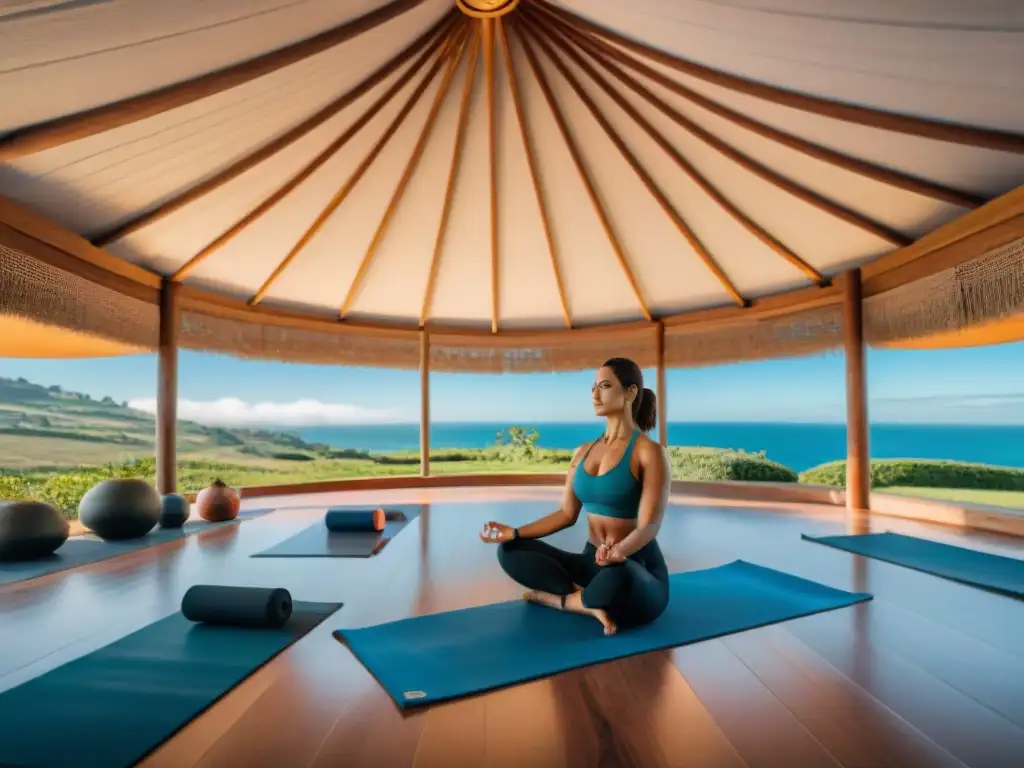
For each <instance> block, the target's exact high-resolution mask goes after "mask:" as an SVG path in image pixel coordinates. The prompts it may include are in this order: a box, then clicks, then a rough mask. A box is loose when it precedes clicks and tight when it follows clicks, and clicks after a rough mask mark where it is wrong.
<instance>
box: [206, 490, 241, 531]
mask: <svg viewBox="0 0 1024 768" xmlns="http://www.w3.org/2000/svg"><path fill="white" fill-rule="evenodd" d="M241 506H242V499H241V497H240V496H239V495H238V491H236V490H235V489H234V488H231V487H230V486H228V485H227V484H226V483H224V482H223V481H221V480H214V481H213V482H212V483H211V484H210V487H209V488H205V489H203V490H202V491H200V492H199V494H198V495H197V496H196V507H198V508H199V516H200V517H201V518H202V519H203V520H205V521H206V522H208V523H223V522H225V521H227V520H234V519H235V518H236V517H238V510H239V508H240V507H241Z"/></svg>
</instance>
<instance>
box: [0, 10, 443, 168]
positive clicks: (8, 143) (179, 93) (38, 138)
mask: <svg viewBox="0 0 1024 768" xmlns="http://www.w3.org/2000/svg"><path fill="white" fill-rule="evenodd" d="M421 3H423V0H392V2H390V3H388V4H387V5H384V6H382V7H381V8H377V9H376V10H374V11H371V12H370V13H367V14H364V15H363V16H359V17H358V18H355V19H352V20H351V21H348V22H346V23H344V24H341V25H340V26H337V27H334V28H333V29H329V30H327V31H325V32H321V33H320V34H318V35H314V36H313V37H309V38H306V39H305V40H300V41H299V42H297V43H294V44H292V45H289V46H286V47H284V48H279V49H277V50H276V51H271V52H270V53H266V54H263V55H262V56H257V57H256V58H255V59H249V60H248V61H243V62H240V63H238V64H234V65H232V66H229V67H225V68H223V69H219V70H217V71H215V72H210V73H208V74H205V75H201V76H199V77H196V78H193V79H191V80H186V81H184V82H181V83H175V84H173V85H168V86H167V87H165V88H160V89H158V90H155V91H150V92H149V93H143V94H140V95H138V96H132V97H130V98H127V99H122V100H121V101H116V102H114V103H112V104H106V105H104V106H102V107H96V108H95V109H90V110H87V111H85V112H79V113H77V114H74V115H69V116H67V117H60V118H57V119H55V120H49V121H47V122H44V123H37V124H36V125H32V126H28V127H26V128H21V129H19V130H16V131H14V132H13V133H10V134H8V135H6V136H4V137H3V138H2V139H0V162H5V161H9V160H13V159H15V158H18V157H24V156H25V155H31V154H34V153H36V152H42V151H43V150H45V149H52V148H53V147H59V146H61V145H62V144H68V143H70V142H72V141H79V140H81V139H86V138H88V137H90V136H95V135H96V134H98V133H104V132H106V131H111V130H113V129H114V128H120V127H121V126H124V125H131V124H132V123H137V122H139V121H140V120H145V119H146V118H149V117H154V116H156V115H160V114H163V113H164V112H168V111H170V110H172V109H177V108H178V107H183V106H185V105H187V104H192V103H193V102H196V101H199V100H200V99H205V98H208V97H210V96H214V95H216V94H218V93H222V92H223V91H227V90H229V89H231V88H237V87H238V86H240V85H244V84H245V83H248V82H251V81H252V80H255V79H257V78H259V77H263V76H264V75H269V74H271V73H272V72H276V71H277V70H279V69H283V68H284V67H287V66H289V65H291V64H295V63H296V62H299V61H302V60H303V59H308V58H309V57H311V56H315V55H316V54H318V53H322V52H323V51H326V50H329V49H331V48H334V47H335V46H337V45H341V44H342V43H344V42H346V41H348V40H351V39H352V38H353V37H356V36H358V35H361V34H363V33H364V32H369V31H370V30H371V29H374V28H375V27H379V26H380V25H381V24H385V23H387V22H389V21H391V20H392V19H394V18H395V17H397V16H400V15H402V14H403V13H406V12H408V11H411V10H412V9H413V8H416V7H417V6H418V5H420V4H421Z"/></svg>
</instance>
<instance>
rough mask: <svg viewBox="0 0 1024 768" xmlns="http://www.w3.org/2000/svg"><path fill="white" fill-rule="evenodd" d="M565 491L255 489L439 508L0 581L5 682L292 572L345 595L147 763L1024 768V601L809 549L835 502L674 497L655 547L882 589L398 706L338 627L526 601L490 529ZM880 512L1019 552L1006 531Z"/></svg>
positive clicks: (213, 537)
mask: <svg viewBox="0 0 1024 768" xmlns="http://www.w3.org/2000/svg"><path fill="white" fill-rule="evenodd" d="M555 498H556V496H555V494H554V493H553V492H552V491H549V490H547V489H527V488H523V489H496V488H495V489H487V488H480V489H473V490H469V489H461V490H460V489H450V490H441V489H438V490H430V491H388V492H374V493H372V494H371V493H360V494H352V493H350V494H346V495H345V496H340V495H338V494H333V495H326V494H325V495H322V496H318V497H312V496H306V497H290V498H287V499H259V500H257V501H253V502H250V505H251V506H259V507H265V506H275V505H278V506H295V505H299V504H310V503H312V504H314V505H322V504H327V503H337V502H340V501H345V502H347V503H387V502H392V503H397V502H418V503H424V504H427V505H428V506H426V507H425V511H424V513H423V514H422V516H421V517H420V518H419V519H418V520H416V521H414V522H413V523H411V524H410V525H409V526H408V527H407V528H406V530H405V531H404V532H403V533H402V534H401V535H400V536H399V537H398V538H396V539H395V540H394V541H392V542H391V543H390V544H389V545H388V546H387V547H386V548H385V549H384V551H383V552H382V553H381V554H380V555H379V556H378V557H375V558H372V559H370V560H327V559H306V560H278V559H252V558H250V557H249V555H250V554H251V553H253V552H256V551H259V550H261V549H264V548H266V547H268V546H270V545H272V544H274V543H276V542H277V541H279V540H281V539H283V538H285V537H286V536H289V535H291V533H293V532H295V531H297V530H299V529H301V528H302V527H304V526H306V525H308V524H309V523H310V522H311V521H313V520H315V519H317V518H319V516H320V515H321V514H322V509H323V508H322V506H319V508H317V507H316V506H314V507H311V508H306V509H301V508H299V509H284V510H282V511H279V512H276V513H274V514H272V515H268V516H266V517H263V518H259V519H256V520H251V521H247V522H245V523H243V524H241V525H238V526H231V527H228V528H223V529H220V530H216V531H210V532H206V533H203V534H200V535H196V536H192V537H189V538H188V539H186V540H184V541H179V542H174V543H171V544H168V545H165V546H161V547H157V548H153V549H150V550H146V551H143V552H139V553H136V554H133V555H127V556H123V557H120V558H118V559H116V560H108V561H106V562H103V563H98V564H96V565H93V566H88V567H84V568H78V569H76V570H73V571H68V572H65V573H60V574H54V575H51V576H48V577H44V578H40V579H36V580H34V581H31V582H25V583H21V584H13V585H8V586H4V587H0V648H2V649H3V650H2V653H0V690H2V689H7V688H10V687H12V686H14V685H17V684H18V683H20V682H22V681H24V680H27V679H29V678H31V677H34V676H36V675H38V674H40V673H42V672H44V671H46V670H48V669H51V668H53V667H55V666H58V665H60V664H62V663H64V662H66V661H68V660H70V659H73V658H76V657H78V656H80V655H82V654H84V653H87V652H89V651H91V650H93V649H96V648H99V647H101V646H103V645H106V644H107V643H109V642H111V641H113V640H116V639H117V638H119V637H121V636H123V635H124V634H126V633H128V632H130V631H132V630H134V629H137V628H139V627H141V626H143V625H145V624H147V623H149V622H151V621H154V620H155V619H158V618H160V617H162V616H165V615H167V614H169V613H171V612H173V611H175V610H177V609H178V607H179V605H180V600H181V597H182V595H183V594H184V592H185V590H186V589H187V588H188V587H189V586H190V585H192V584H195V583H224V584H239V585H243V584H252V585H261V586H284V587H286V588H288V589H289V590H291V592H292V594H293V596H294V597H295V598H296V599H299V600H340V601H344V603H345V607H344V608H343V609H342V610H341V611H340V612H339V613H338V614H335V616H334V617H332V618H331V619H329V620H328V621H327V622H326V623H325V624H323V625H322V626H321V627H320V628H318V629H317V630H316V631H314V632H313V633H311V634H310V635H308V636H307V637H305V638H304V639H303V640H301V641H300V642H299V643H297V644H296V645H294V646H293V647H292V648H290V649H289V650H288V651H287V652H285V653H284V654H283V655H281V656H280V657H278V658H277V659H276V660H275V661H273V662H272V663H271V664H269V665H267V667H265V668H264V669H262V670H260V671H259V672H257V673H256V674H254V675H253V676H252V677H251V678H249V680H247V681H246V682H245V683H244V684H243V685H241V686H240V687H238V688H237V689H236V690H235V691H233V692H232V693H231V694H230V695H229V696H227V697H226V698H225V699H223V700H222V701H221V702H220V703H219V704H217V705H216V706H215V707H214V708H212V709H211V710H210V711H209V712H207V713H206V714H205V715H203V716H202V717H201V718H199V719H198V720H196V721H195V722H194V723H192V724H190V725H189V726H188V727H186V728H185V729H184V730H183V731H181V732H180V733H179V734H178V735H177V736H176V737H175V738H173V739H172V740H170V741H169V742H168V743H167V744H165V745H164V746H163V747H161V748H160V749H159V750H158V751H156V752H155V753H153V754H152V755H151V756H150V757H149V758H148V759H147V760H146V761H145V762H144V763H143V764H144V765H146V766H168V767H171V766H173V767H174V768H183V767H184V766H193V765H194V766H204V767H206V768H212V767H213V766H275V767H277V766H288V768H298V767H299V766H445V767H449V766H467V767H471V768H477V767H479V766H494V765H500V766H505V765H507V766H531V767H534V766H536V767H540V766H563V765H564V766H581V767H582V766H620V765H621V766H633V765H635V766H680V767H681V766H693V767H694V768H717V767H719V766H723V767H725V766H729V767H732V766H749V767H750V768H762V767H763V768H767V767H769V766H772V767H774V766H778V767H779V768H816V767H818V766H822V767H824V766H832V767H834V766H858V767H859V768H867V767H868V766H877V767H878V768H915V767H916V766H922V767H924V766H927V768H943V767H945V766H977V768H997V766H1007V767H1008V768H1009V767H1010V766H1014V767H1015V768H1019V766H1022V765H1024V603H1022V602H1021V601H1017V600H1012V599H1009V598H1005V597H999V596H996V595H993V594H989V593H986V592H983V591H981V590H977V589H972V588H970V587H966V586H961V585H958V584H955V583H953V582H949V581H945V580H942V579H938V578H934V577H930V576H927V575H925V574H921V573H917V572H914V571H911V570H908V569H904V568H899V567H896V566H893V565H889V564H886V563H881V562H877V561H867V560H864V559H862V558H858V557H855V556H852V555H849V554H846V553H844V552H840V551H836V550H832V549H830V548H827V547H823V546H820V545H815V544H811V543H806V542H803V541H801V540H800V534H801V533H808V534H812V535H823V534H829V533H842V532H844V531H845V530H846V529H847V528H848V526H849V525H850V523H847V522H846V521H845V520H844V518H843V515H842V513H841V511H836V510H834V509H830V508H824V507H810V506H804V507H801V506H799V505H787V506H782V505H775V506H771V505H764V506H763V507H759V508H758V509H753V508H750V507H748V506H744V505H741V504H733V505H729V504H728V503H726V502H721V501H718V502H710V501H701V500H695V499H675V500H674V502H675V503H678V504H679V505H680V506H678V507H675V508H673V509H672V510H671V512H670V513H669V515H668V518H667V520H666V523H665V526H664V529H663V531H662V533H661V536H660V537H659V541H660V542H661V544H662V547H663V549H664V550H665V553H666V556H667V558H668V560H669V565H670V567H671V568H672V569H673V570H686V569H696V568H705V567H710V566H714V565H717V564H720V563H724V562H729V561H732V560H734V559H737V558H743V559H746V560H749V561H752V562H755V563H758V564H761V565H765V566H769V567H774V568H778V569H781V570H785V571H788V572H790V573H794V574H797V575H800V576H803V577H805V578H809V579H814V580H817V581H820V582H823V583H825V584H829V585H831V586H834V587H838V588H842V589H850V590H857V591H860V590H864V591H870V592H872V593H873V594H874V595H875V599H874V600H873V601H872V602H869V603H866V604H863V605H860V606H856V607H854V608H850V609H844V610H839V611H834V612H831V613H826V614H821V615H818V616H812V617H808V618H804V619H799V620H796V621H791V622H787V623H785V624H780V625H776V626H772V627H767V628H763V629H757V630H753V631H749V632H745V633H742V634H736V635H732V636H729V637H726V638H723V639H720V640H713V641H708V642H704V643H700V644H697V645H692V646H687V647H683V648H679V649H675V650H672V651H665V652H656V653H651V654H647V655H644V656H639V657H634V658H630V659H625V660H622V661H617V662H613V663H609V664H604V665H600V666H594V667H590V668H586V669H582V670H577V671H573V672H569V673H566V674H562V675H558V676H555V677H552V678H549V679H546V680H541V681H537V682H533V683H529V684H526V685H521V686H517V687H513V688H509V689H506V690H502V691H498V692H494V693H490V694H487V695H483V696H479V697H474V698H470V699H465V700H462V701H456V702H452V703H448V704H444V705H439V706H436V707H434V708H431V709H429V710H426V711H423V712H418V713H415V714H410V715H403V714H401V713H400V712H399V711H398V710H397V708H396V707H395V706H394V704H393V703H392V702H391V700H390V699H389V698H388V696H387V695H386V694H385V693H384V691H383V690H382V689H381V688H380V687H379V686H378V685H377V684H376V683H375V682H374V680H373V679H372V678H371V677H370V675H369V674H368V673H367V672H366V671H365V669H364V668H363V667H362V666H361V665H360V664H359V663H358V662H357V661H356V660H355V659H354V658H353V657H352V655H351V654H350V653H349V651H348V650H347V649H346V648H345V647H344V646H342V645H341V644H339V643H338V642H337V641H336V640H334V639H333V638H332V637H331V631H332V630H333V629H335V628H336V627H338V626H343V625H344V626H359V625H364V624H373V623H379V622H384V621H389V620H393V619H399V618H403V617H407V616H411V615H416V614H423V613H432V612H437V611H445V610H451V609H456V608H465V607H469V606H474V605H480V604H484V603H489V602H493V601H497V600H505V599H510V598H514V597H516V596H517V595H518V594H519V592H520V590H519V589H518V588H517V587H516V586H515V585H514V584H511V583H509V582H508V581H507V580H506V579H505V578H504V576H503V574H502V573H501V571H500V570H499V568H498V565H497V563H496V561H495V557H494V549H493V547H491V546H488V545H485V544H483V543H481V542H479V541H478V539H477V538H476V534H477V531H478V530H479V529H480V528H481V526H482V524H483V522H484V521H485V520H487V519H489V518H492V517H495V516H500V517H501V518H502V519H504V520H505V522H508V523H511V524H518V523H524V522H526V521H528V520H529V519H533V518H535V517H538V516H540V515H541V514H544V513H545V512H547V511H550V509H551V508H552V505H553V503H554V500H555ZM513 501H514V503H515V506H511V507H510V506H504V505H506V504H508V503H509V502H513ZM499 502H500V503H502V504H503V506H502V507H501V508H500V511H497V510H496V509H495V507H494V506H489V505H493V504H497V503H499ZM712 504H714V505H715V506H712ZM857 525H858V527H857V530H864V527H863V524H859V523H858V524H857ZM873 525H874V530H897V531H900V532H905V533H909V534H915V535H923V536H929V537H932V538H936V539H939V540H943V541H948V542H951V543H960V544H965V545H967V546H973V547H977V548H981V549H987V550H990V551H993V552H998V553H1002V554H1010V555H1014V556H1017V557H1024V544H1022V543H1019V542H1018V541H1016V540H1011V539H1008V538H1002V539H1001V538H998V537H996V536H986V535H980V534H974V535H971V534H964V533H961V532H959V531H957V530H955V529H952V528H940V527H938V526H926V525H923V524H916V523H911V522H906V521H899V520H896V519H892V518H889V519H884V518H878V519H876V520H875V521H874V523H873ZM583 536H584V526H583V525H582V522H581V524H580V525H578V526H577V527H576V528H575V529H573V530H571V531H565V532H562V533H561V534H559V535H558V536H557V537H554V538H555V542H556V543H560V544H561V545H564V546H568V547H576V546H580V545H582V542H583Z"/></svg>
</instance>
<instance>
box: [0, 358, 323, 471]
mask: <svg viewBox="0 0 1024 768" xmlns="http://www.w3.org/2000/svg"><path fill="white" fill-rule="evenodd" d="M154 436H155V421H154V419H153V417H152V416H151V415H150V414H148V413H144V412H142V411H137V410H134V409H132V408H129V407H128V405H127V403H117V402H115V401H114V400H112V399H111V398H109V397H105V398H103V399H102V400H95V399H93V398H91V397H90V396H89V395H84V394H81V393H79V392H69V391H67V390H64V389H62V388H61V387H60V386H58V385H54V386H51V387H44V386H41V385H39V384H33V383H32V382H30V381H26V380H25V379H5V378H0V471H2V470H26V469H38V470H46V469H58V468H66V467H76V466H95V465H98V464H106V463H108V462H115V461H125V460H128V459H135V458H138V457H141V456H152V455H153V452H154V449H155V446H154V442H155V437H154ZM178 452H179V453H180V454H182V455H183V456H188V455H196V456H198V455H201V456H203V457H204V458H221V459H231V458H234V459H238V458H241V457H242V456H245V457H249V458H250V459H252V458H254V457H264V458H291V459H297V460H301V459H303V458H307V457H308V458H313V457H314V456H323V455H326V454H329V453H330V450H329V448H328V447H327V446H325V445H320V444H310V443H306V442H304V441H303V440H302V439H300V438H299V437H297V436H295V435H289V434H285V433H282V432H273V431H270V430H255V429H229V428H224V427H204V426H203V425H201V424H195V423H193V422H189V421H179V422H178Z"/></svg>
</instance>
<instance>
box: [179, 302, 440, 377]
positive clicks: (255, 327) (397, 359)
mask: <svg viewBox="0 0 1024 768" xmlns="http://www.w3.org/2000/svg"><path fill="white" fill-rule="evenodd" d="M178 333H179V335H178V344H179V346H181V347H183V348H185V349H194V350H197V351H200V352H215V353H220V354H225V355H231V356H233V357H240V358H252V359H258V360H275V361H279V362H288V363H311V364H317V365H343V366H372V367H379V368H412V369H415V368H418V367H419V363H420V344H419V341H418V340H417V339H409V340H404V339H389V338H386V337H378V336H370V335H367V336H360V335H357V334H355V333H351V334H337V333H321V332H319V331H310V330H306V329H303V328H288V327H284V326H279V325H264V324H262V323H255V322H249V321H241V320H228V319H224V318H219V317H210V316H208V315H203V314H199V313H195V312H182V314H181V329H180V330H179V332H178Z"/></svg>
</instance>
